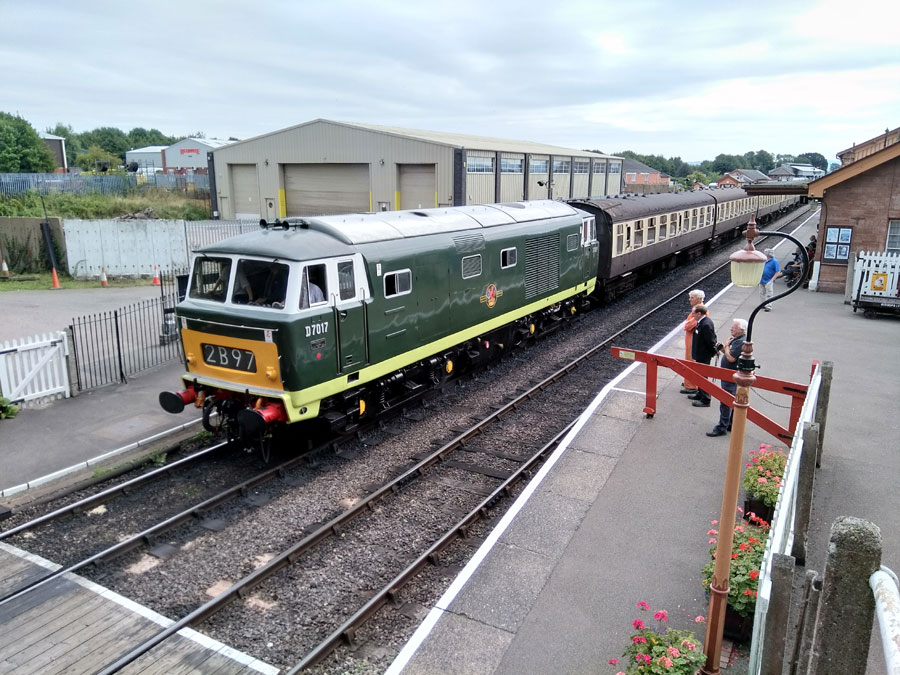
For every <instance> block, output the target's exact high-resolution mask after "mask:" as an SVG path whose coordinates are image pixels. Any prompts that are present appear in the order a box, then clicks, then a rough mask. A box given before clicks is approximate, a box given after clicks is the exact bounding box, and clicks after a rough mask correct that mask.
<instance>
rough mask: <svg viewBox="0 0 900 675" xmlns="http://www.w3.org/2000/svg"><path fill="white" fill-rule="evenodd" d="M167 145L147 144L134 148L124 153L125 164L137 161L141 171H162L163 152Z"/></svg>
mask: <svg viewBox="0 0 900 675" xmlns="http://www.w3.org/2000/svg"><path fill="white" fill-rule="evenodd" d="M167 147H168V146H165V145H148V146H147V147H144V148H135V149H134V150H129V151H128V152H126V153H125V164H126V166H127V165H128V164H131V163H132V162H137V165H138V167H139V170H140V171H141V172H146V173H153V172H154V171H162V168H163V164H164V163H165V162H164V159H165V158H164V157H163V152H165V149H166V148H167Z"/></svg>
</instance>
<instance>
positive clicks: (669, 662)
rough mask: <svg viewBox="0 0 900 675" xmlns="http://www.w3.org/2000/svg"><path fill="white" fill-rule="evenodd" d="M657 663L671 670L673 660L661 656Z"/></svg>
mask: <svg viewBox="0 0 900 675" xmlns="http://www.w3.org/2000/svg"><path fill="white" fill-rule="evenodd" d="M656 662H657V663H658V664H659V665H661V666H662V667H663V668H671V667H672V665H673V664H672V659H670V658H669V657H668V656H660V657H659V658H658V659H657V660H656Z"/></svg>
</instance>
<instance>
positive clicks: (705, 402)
mask: <svg viewBox="0 0 900 675" xmlns="http://www.w3.org/2000/svg"><path fill="white" fill-rule="evenodd" d="M693 314H694V316H695V317H696V318H697V327H696V328H695V329H694V341H693V343H692V344H691V358H692V359H694V361H696V362H697V363H705V364H707V365H708V364H709V362H710V360H711V359H712V357H713V356H715V355H716V327H715V325H713V322H712V319H710V318H709V312H708V311H707V309H706V305H703V304H700V305H696V306H695V307H694V310H693ZM688 398H691V399H694V405H695V406H697V407H702V408H708V407H709V400H710V399H709V394H707V393H706V392H705V391H703V390H702V389H698V390H697V393H696V394H694V395H693V396H688Z"/></svg>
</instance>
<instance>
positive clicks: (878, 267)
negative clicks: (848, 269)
mask: <svg viewBox="0 0 900 675" xmlns="http://www.w3.org/2000/svg"><path fill="white" fill-rule="evenodd" d="M898 295H900V253H884V252H880V253H879V252H876V251H860V252H859V253H857V255H856V265H855V266H854V272H853V297H854V298H858V297H872V298H896V297H898Z"/></svg>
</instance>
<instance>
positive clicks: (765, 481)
mask: <svg viewBox="0 0 900 675" xmlns="http://www.w3.org/2000/svg"><path fill="white" fill-rule="evenodd" d="M756 480H757V482H758V483H768V482H769V481H767V480H766V479H765V478H763V477H762V476H760V477H759V478H757V479H756Z"/></svg>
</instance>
